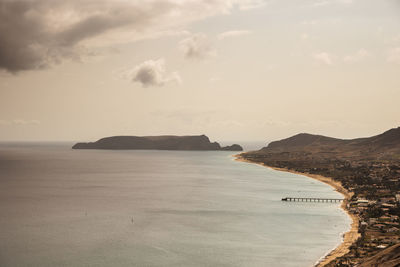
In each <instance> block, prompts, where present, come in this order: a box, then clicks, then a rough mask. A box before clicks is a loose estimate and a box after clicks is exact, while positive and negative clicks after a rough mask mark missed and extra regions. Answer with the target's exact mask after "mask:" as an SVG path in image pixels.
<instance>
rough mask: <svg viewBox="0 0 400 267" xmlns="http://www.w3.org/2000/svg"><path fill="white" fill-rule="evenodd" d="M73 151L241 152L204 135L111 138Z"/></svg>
mask: <svg viewBox="0 0 400 267" xmlns="http://www.w3.org/2000/svg"><path fill="white" fill-rule="evenodd" d="M72 148H73V149H116V150H123V149H125V150H128V149H154V150H227V151H242V150H243V149H242V147H241V146H239V145H236V144H235V145H232V146H227V147H223V148H221V146H220V145H219V144H218V143H217V142H210V139H209V138H208V137H207V136H205V135H198V136H174V135H163V136H112V137H105V138H102V139H100V140H98V141H96V142H90V143H77V144H75V145H74V146H73V147H72Z"/></svg>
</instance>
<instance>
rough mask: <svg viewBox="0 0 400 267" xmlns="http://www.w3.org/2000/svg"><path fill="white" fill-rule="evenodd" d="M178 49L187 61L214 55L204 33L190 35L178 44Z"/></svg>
mask: <svg viewBox="0 0 400 267" xmlns="http://www.w3.org/2000/svg"><path fill="white" fill-rule="evenodd" d="M179 48H180V49H181V50H182V52H183V54H184V56H185V57H186V58H188V59H204V58H207V57H213V56H215V55H216V51H215V49H214V48H213V47H212V45H211V41H210V40H209V38H208V37H207V35H205V34H204V33H196V34H192V35H191V36H189V37H188V38H185V39H183V40H182V41H180V42H179Z"/></svg>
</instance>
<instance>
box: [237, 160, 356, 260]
mask: <svg viewBox="0 0 400 267" xmlns="http://www.w3.org/2000/svg"><path fill="white" fill-rule="evenodd" d="M235 157H236V159H235V160H237V161H242V162H248V163H255V164H259V165H262V166H264V167H267V168H270V169H273V170H277V171H284V172H290V173H294V174H299V175H304V176H307V177H310V178H312V179H315V180H318V181H321V182H323V183H326V184H328V185H330V186H332V187H333V188H335V190H336V191H337V192H339V193H341V194H342V195H343V196H344V201H343V202H342V205H341V208H342V209H343V210H344V211H345V212H346V213H347V214H348V215H349V217H350V218H351V219H352V223H351V228H350V230H349V231H347V232H346V233H345V234H344V236H343V241H342V243H341V244H340V245H339V246H337V247H336V248H335V249H333V250H332V251H331V252H329V253H328V254H327V255H326V256H325V257H324V258H322V259H321V260H320V261H319V262H318V263H317V264H316V265H315V267H322V266H326V265H328V264H329V263H330V262H331V261H333V260H334V259H336V258H338V257H341V256H344V255H345V254H347V253H348V252H349V251H350V250H349V248H350V246H351V245H352V244H353V243H354V242H355V241H356V240H357V239H358V238H359V237H360V234H359V233H358V225H359V219H358V217H357V216H356V215H355V214H352V213H350V212H349V210H348V209H347V203H348V201H349V200H350V199H351V197H352V195H353V193H352V192H349V191H347V190H346V189H345V188H344V187H343V186H342V184H341V183H340V182H338V181H335V180H333V179H332V178H329V177H324V176H321V175H317V174H310V173H303V172H297V171H293V170H289V169H286V168H276V167H271V166H268V165H266V164H264V163H261V162H253V161H250V160H247V159H244V158H242V157H241V156H240V155H235Z"/></svg>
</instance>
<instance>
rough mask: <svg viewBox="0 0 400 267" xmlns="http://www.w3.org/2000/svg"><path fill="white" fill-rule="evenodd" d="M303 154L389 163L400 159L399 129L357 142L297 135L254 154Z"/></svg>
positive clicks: (360, 139)
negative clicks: (387, 160)
mask: <svg viewBox="0 0 400 267" xmlns="http://www.w3.org/2000/svg"><path fill="white" fill-rule="evenodd" d="M283 152H292V153H303V154H308V155H313V156H314V157H327V156H328V157H338V158H358V159H361V158H365V159H387V158H399V156H400V127H398V128H394V129H391V130H388V131H386V132H384V133H382V134H379V135H376V136H372V137H368V138H358V139H349V140H344V139H337V138H331V137H326V136H322V135H313V134H306V133H302V134H298V135H295V136H292V137H289V138H286V139H283V140H280V141H275V142H272V143H270V144H269V145H268V146H267V147H264V148H262V149H261V150H259V151H256V152H254V153H258V154H269V153H283Z"/></svg>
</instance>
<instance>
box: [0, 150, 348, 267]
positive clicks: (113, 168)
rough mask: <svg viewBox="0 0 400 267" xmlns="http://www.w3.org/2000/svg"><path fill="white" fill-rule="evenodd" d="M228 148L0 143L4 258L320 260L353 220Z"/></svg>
mask: <svg viewBox="0 0 400 267" xmlns="http://www.w3.org/2000/svg"><path fill="white" fill-rule="evenodd" d="M231 155H232V153H231V152H181V151H97V150H71V149H69V147H68V146H65V145H26V144H25V145H19V146H15V145H4V144H3V145H0V240H1V241H0V266H296V267H299V266H312V265H313V264H314V263H315V262H316V261H317V260H318V259H319V258H320V257H321V256H323V255H324V254H325V253H326V252H328V251H329V250H331V249H332V248H333V247H335V246H336V245H337V244H338V243H339V242H340V241H341V233H342V232H343V231H345V230H347V229H348V228H349V223H350V220H349V218H348V217H347V215H346V214H345V213H344V212H343V211H341V210H340V209H339V208H338V207H339V205H338V204H327V203H290V202H287V203H286V202H282V201H280V199H281V198H282V197H284V196H310V197H311V196H313V197H314V196H315V197H342V196H341V195H340V194H338V193H337V192H335V191H333V189H332V188H331V187H329V186H327V185H325V184H323V183H320V182H318V181H315V180H312V179H309V178H306V177H304V176H300V175H294V174H290V173H284V172H278V171H273V170H270V169H267V168H265V167H261V166H258V165H254V164H249V163H242V162H237V161H233V160H232V157H231Z"/></svg>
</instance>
